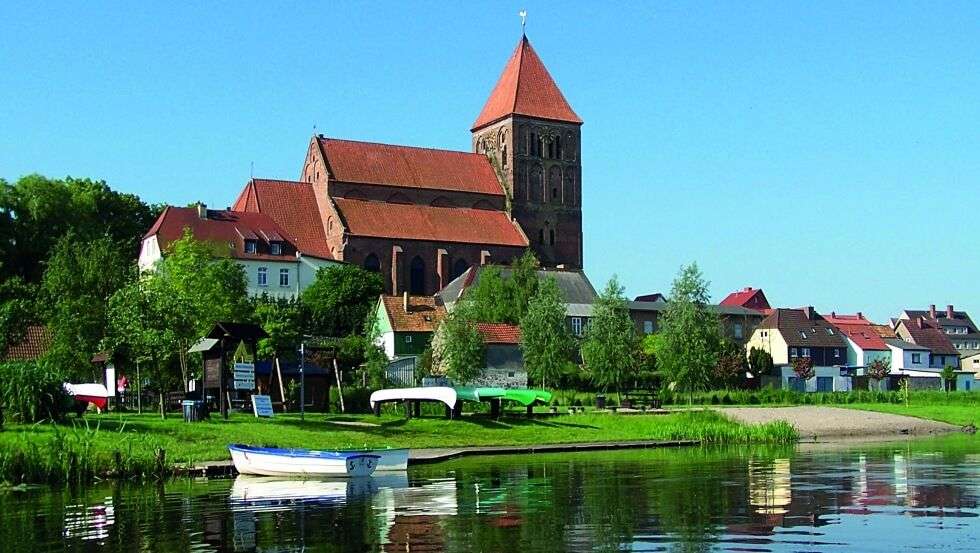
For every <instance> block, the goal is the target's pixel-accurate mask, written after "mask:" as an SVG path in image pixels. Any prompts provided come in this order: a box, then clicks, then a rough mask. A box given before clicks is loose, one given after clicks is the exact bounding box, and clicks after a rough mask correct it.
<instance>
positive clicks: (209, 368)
mask: <svg viewBox="0 0 980 553" xmlns="http://www.w3.org/2000/svg"><path fill="white" fill-rule="evenodd" d="M204 387H205V388H219V387H221V359H219V358H217V357H216V358H214V359H205V360H204Z"/></svg>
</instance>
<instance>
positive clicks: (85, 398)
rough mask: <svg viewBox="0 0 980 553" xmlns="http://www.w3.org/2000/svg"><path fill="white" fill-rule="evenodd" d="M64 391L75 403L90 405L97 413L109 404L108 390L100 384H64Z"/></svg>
mask: <svg viewBox="0 0 980 553" xmlns="http://www.w3.org/2000/svg"><path fill="white" fill-rule="evenodd" d="M65 391H66V392H68V395H70V396H72V397H74V398H75V401H77V402H81V403H82V404H84V405H85V406H88V404H90V403H91V404H92V405H95V407H96V408H97V409H98V410H99V411H102V410H104V409H105V408H106V405H108V403H109V390H107V389H106V387H105V386H103V385H102V384H69V383H67V382H66V383H65ZM83 410H84V409H83Z"/></svg>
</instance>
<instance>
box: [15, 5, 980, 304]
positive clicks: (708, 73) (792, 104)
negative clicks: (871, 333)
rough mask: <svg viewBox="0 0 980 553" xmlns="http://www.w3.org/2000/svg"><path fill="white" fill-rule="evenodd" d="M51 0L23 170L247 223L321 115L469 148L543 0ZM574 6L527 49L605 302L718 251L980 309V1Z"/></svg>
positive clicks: (846, 285) (21, 153) (32, 24)
mask: <svg viewBox="0 0 980 553" xmlns="http://www.w3.org/2000/svg"><path fill="white" fill-rule="evenodd" d="M32 4H34V3H33V2H3V3H2V4H0V21H2V29H3V30H2V32H0V177H4V178H6V179H8V180H12V179H16V178H17V177H18V176H20V175H23V174H26V173H30V172H39V173H42V174H45V175H50V176H64V175H68V174H70V175H73V176H91V177H96V178H104V179H106V180H107V181H108V182H109V183H110V184H111V185H112V186H113V187H115V188H118V189H121V190H125V191H128V192H135V193H137V194H139V195H140V196H142V197H143V198H144V199H145V200H147V201H150V202H168V203H173V204H186V203H188V202H191V201H195V200H203V201H205V202H207V203H208V204H209V205H213V206H222V207H223V206H226V205H229V204H230V203H231V202H232V201H233V199H234V198H235V196H236V195H237V193H238V191H239V190H240V189H241V187H242V185H243V184H244V183H245V181H246V180H247V178H248V175H249V164H250V163H251V162H254V164H255V175H256V176H264V177H279V178H297V177H298V175H299V171H300V165H301V162H302V159H303V155H304V153H305V148H306V146H307V142H308V140H309V138H310V135H311V132H312V129H313V125H314V123H315V124H316V125H317V128H318V130H319V131H320V132H324V133H327V134H328V135H331V136H335V137H343V138H352V139H362V140H373V141H381V142H392V143H397V144H409V145H419V146H431V147H441V148H452V149H463V150H465V149H468V148H469V140H470V139H469V130H468V129H469V125H470V124H471V123H472V122H473V120H474V118H475V117H476V115H477V113H478V112H479V110H480V108H481V106H482V104H483V102H484V100H485V99H486V97H487V95H488V94H489V92H490V89H491V87H492V86H493V84H494V82H495V80H496V78H497V76H498V75H499V72H500V70H501V69H502V68H503V64H504V62H505V61H506V60H507V57H508V56H509V55H510V53H511V51H512V49H513V48H514V46H515V44H516V43H517V40H518V38H519V37H520V21H519V18H518V17H517V12H518V10H519V9H520V8H522V7H525V4H524V3H523V2H521V3H512V4H511V3H506V2H487V3H465V4H464V3H453V4H450V5H445V6H444V5H439V4H435V3H421V2H410V3H395V2H372V3H359V4H347V5H340V4H335V3H327V2H319V3H308V2H304V3H295V4H286V3H281V4H280V3H275V4H276V5H275V6H269V5H264V4H260V3H258V2H233V3H232V2H228V3H218V2H206V3H205V2H200V3H197V4H201V6H193V7H184V8H170V7H165V6H164V3H159V4H158V5H156V6H147V5H144V4H146V3H143V2H119V3H112V4H103V3H88V2H86V3H78V2H73V3H55V2H51V3H46V4H45V5H44V6H43V7H35V6H33V5H32ZM269 4H272V3H269ZM739 4H747V5H739ZM917 4H918V5H917ZM562 6H563V8H564V9H562V10H558V9H557V8H556V7H555V6H554V5H553V4H552V3H538V2H528V3H527V4H526V7H527V9H528V11H529V19H528V29H527V32H528V36H529V38H530V39H531V42H532V43H533V44H534V46H535V48H536V49H537V51H538V53H539V54H540V55H541V57H542V58H543V59H544V61H545V63H546V65H547V66H548V68H549V70H550V71H551V73H552V75H553V76H554V77H555V79H556V80H557V82H558V84H559V86H560V87H561V88H562V90H563V91H564V93H565V95H566V97H567V98H568V99H569V101H570V102H571V104H572V106H573V107H574V108H575V109H576V111H577V112H578V113H579V115H580V116H581V117H582V118H583V119H584V120H585V126H584V128H583V130H582V133H583V145H582V149H583V153H582V157H583V161H584V168H583V173H584V174H583V186H584V217H585V259H586V269H587V271H588V273H589V275H590V277H591V278H592V280H593V281H594V282H595V283H596V285H597V286H600V285H601V284H602V283H603V282H604V281H605V280H606V279H607V278H609V276H610V275H612V274H613V273H618V274H619V276H620V278H621V280H622V282H623V283H624V284H625V285H626V287H627V293H629V294H630V295H634V294H639V293H644V292H652V291H658V290H662V291H666V290H667V289H668V288H669V286H670V281H671V279H672V278H673V277H674V275H675V274H676V272H677V270H678V268H679V267H680V265H681V264H683V263H686V262H690V261H697V262H698V263H699V264H700V265H701V267H702V269H703V271H704V273H705V275H706V276H707V277H708V279H709V280H711V282H712V294H713V296H714V298H715V299H716V300H719V299H721V297H723V296H724V294H726V293H727V292H729V291H731V290H734V289H736V288H739V287H742V286H748V285H752V286H757V287H759V286H761V287H763V288H764V289H765V291H766V293H767V295H768V296H769V298H770V300H771V301H772V302H773V303H774V304H776V305H779V306H799V305H803V304H812V305H814V306H816V307H817V308H818V309H819V310H827V311H829V310H831V309H833V310H837V311H838V312H853V311H857V310H861V311H864V312H865V313H868V314H871V315H872V316H874V317H876V318H878V319H885V318H887V317H888V316H890V315H895V314H897V313H898V312H899V310H900V309H902V308H903V307H916V308H925V307H926V306H927V305H928V304H930V303H936V304H939V305H945V304H947V303H954V304H956V305H957V307H965V308H969V309H971V310H972V311H973V313H974V315H975V316H978V317H980V297H978V295H980V288H978V283H980V252H978V249H980V248H978V245H980V241H978V236H980V218H978V216H977V213H978V206H980V3H977V2H963V3H953V2H947V3H928V5H925V4H923V3H913V2H907V3H906V2H840V3H834V2H817V3H812V2H807V3H803V2H797V3H793V2H771V3H768V2H752V3H736V2H726V3H718V4H714V3H711V4H694V3H692V2H678V3H666V2H657V3H652V2H651V3H642V4H641V3H636V4H635V5H626V6H618V7H617V6H613V5H607V4H606V3H598V2H588V3H582V4H578V5H572V4H570V3H562ZM566 6H567V7H566Z"/></svg>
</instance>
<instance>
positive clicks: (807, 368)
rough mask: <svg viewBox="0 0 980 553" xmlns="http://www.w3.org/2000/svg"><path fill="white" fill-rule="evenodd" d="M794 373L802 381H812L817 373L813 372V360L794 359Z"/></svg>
mask: <svg viewBox="0 0 980 553" xmlns="http://www.w3.org/2000/svg"><path fill="white" fill-rule="evenodd" d="M793 372H794V373H796V376H798V377H799V378H800V380H804V381H806V380H810V379H811V378H813V377H814V375H815V374H816V372H815V371H814V370H813V360H812V359H810V358H809V357H797V358H796V359H793Z"/></svg>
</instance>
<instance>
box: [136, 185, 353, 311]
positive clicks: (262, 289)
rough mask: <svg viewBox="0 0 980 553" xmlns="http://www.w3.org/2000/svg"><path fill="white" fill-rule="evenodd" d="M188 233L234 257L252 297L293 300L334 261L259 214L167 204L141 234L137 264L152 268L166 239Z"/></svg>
mask: <svg viewBox="0 0 980 553" xmlns="http://www.w3.org/2000/svg"><path fill="white" fill-rule="evenodd" d="M185 231H188V232H190V233H191V235H193V236H194V238H195V239H197V240H200V241H202V242H207V243H209V244H210V245H211V246H212V247H213V249H214V253H215V255H216V256H218V257H229V258H231V259H234V260H235V261H236V262H238V264H240V265H241V266H242V267H243V268H244V269H245V274H246V277H247V279H248V293H249V295H251V296H261V295H268V296H271V297H281V298H296V297H297V296H299V294H300V292H302V291H303V290H304V289H305V288H306V287H307V286H309V285H310V283H312V282H313V280H314V277H315V276H316V272H317V270H319V269H320V268H321V267H328V266H334V265H338V264H339V262H337V261H334V260H332V259H331V258H330V257H329V252H326V251H323V250H322V249H321V248H317V247H310V248H307V247H306V246H305V244H306V243H307V242H308V241H306V240H303V239H302V238H298V237H297V236H296V235H294V234H292V233H290V232H288V231H286V230H285V229H283V227H281V226H280V225H279V224H278V223H276V222H275V221H273V220H272V219H271V218H270V217H269V216H268V215H266V214H264V213H247V212H239V211H230V210H214V209H208V208H207V206H205V205H204V204H197V205H196V206H195V207H173V206H168V207H166V208H165V209H164V210H163V213H161V214H160V216H159V217H158V218H157V220H156V222H155V223H154V224H153V226H152V227H151V228H150V230H149V231H148V232H147V233H146V235H145V236H144V237H143V242H142V244H141V246H140V254H139V267H140V270H141V271H144V272H145V271H152V270H154V268H155V267H156V264H157V262H159V261H160V260H161V259H163V257H164V256H165V255H166V251H167V248H168V247H169V246H170V244H171V243H173V242H174V241H176V240H178V239H180V238H181V237H182V236H183V235H184V232H185Z"/></svg>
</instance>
